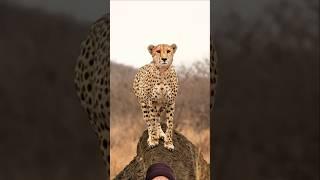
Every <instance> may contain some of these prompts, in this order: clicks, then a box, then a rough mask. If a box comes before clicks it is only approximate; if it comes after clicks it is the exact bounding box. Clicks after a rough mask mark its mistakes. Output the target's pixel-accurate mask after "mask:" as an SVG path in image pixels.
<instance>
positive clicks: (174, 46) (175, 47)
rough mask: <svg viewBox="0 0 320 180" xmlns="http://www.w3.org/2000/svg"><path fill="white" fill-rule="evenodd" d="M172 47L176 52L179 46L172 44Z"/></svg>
mask: <svg viewBox="0 0 320 180" xmlns="http://www.w3.org/2000/svg"><path fill="white" fill-rule="evenodd" d="M171 48H172V49H173V53H175V52H176V50H177V48H178V47H177V45H176V44H171Z"/></svg>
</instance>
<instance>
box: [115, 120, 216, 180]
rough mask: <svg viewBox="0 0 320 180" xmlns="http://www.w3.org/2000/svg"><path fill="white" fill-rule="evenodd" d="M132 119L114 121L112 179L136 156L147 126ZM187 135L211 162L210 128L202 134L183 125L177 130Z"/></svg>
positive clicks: (202, 131)
mask: <svg viewBox="0 0 320 180" xmlns="http://www.w3.org/2000/svg"><path fill="white" fill-rule="evenodd" d="M127 118H130V119H131V121H130V122H136V123H125V122H126V119H124V118H121V119H120V118H119V119H118V121H117V120H116V119H114V120H113V121H112V122H114V123H112V124H111V132H110V133H111V134H110V135H111V149H110V155H111V160H110V161H111V169H110V173H111V178H114V177H115V176H116V175H117V174H118V173H119V172H120V171H121V170H122V169H123V168H124V167H125V166H126V165H128V164H129V163H130V161H131V160H132V159H133V158H134V156H135V155H136V149H137V143H138V141H139V138H140V136H141V135H142V132H143V130H144V129H145V124H144V122H143V121H142V120H141V119H140V118H135V120H134V121H133V119H132V118H133V117H127ZM127 122H128V121H127ZM177 130H178V131H179V132H181V133H182V134H183V135H185V136H186V137H187V138H188V139H189V140H190V141H191V142H192V143H193V144H195V145H196V146H197V147H199V148H200V150H201V151H202V153H203V156H204V159H205V160H206V161H207V162H209V161H210V130H209V128H207V129H204V130H201V131H200V132H199V131H197V130H196V129H194V128H192V126H188V125H183V126H180V127H179V128H178V129H177Z"/></svg>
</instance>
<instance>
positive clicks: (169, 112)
mask: <svg viewBox="0 0 320 180" xmlns="http://www.w3.org/2000/svg"><path fill="white" fill-rule="evenodd" d="M174 108H175V103H172V104H168V105H167V106H166V119H167V130H166V136H165V138H164V147H165V148H167V149H169V150H170V151H173V150H174V146H173V140H172V134H173V116H174Z"/></svg>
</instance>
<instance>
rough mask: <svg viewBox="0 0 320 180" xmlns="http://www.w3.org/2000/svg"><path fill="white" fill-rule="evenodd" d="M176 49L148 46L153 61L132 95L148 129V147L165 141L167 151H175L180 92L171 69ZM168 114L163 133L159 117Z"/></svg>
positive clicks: (141, 72) (136, 81)
mask: <svg viewBox="0 0 320 180" xmlns="http://www.w3.org/2000/svg"><path fill="white" fill-rule="evenodd" d="M176 50H177V45H176V44H172V45H167V44H159V45H157V46H154V45H149V47H148V51H149V53H150V54H151V56H152V58H153V61H152V62H151V63H150V64H147V65H145V66H143V67H141V68H140V69H139V70H138V73H137V74H136V76H135V78H134V82H133V91H134V94H135V95H136V96H137V98H138V101H139V104H140V106H141V110H142V113H143V119H144V121H145V122H146V124H147V129H148V135H149V137H148V141H147V142H148V145H149V147H151V148H152V147H154V146H156V145H158V144H159V139H160V138H162V139H164V147H165V148H167V149H169V150H171V151H172V150H174V145H173V142H172V133H173V116H174V111H175V98H176V96H177V92H178V77H177V74H176V72H175V70H174V68H173V66H172V61H173V56H174V53H175V52H176ZM164 110H165V112H166V119H167V130H166V132H165V133H164V132H163V130H162V129H161V125H160V114H161V113H162V112H163V111H164Z"/></svg>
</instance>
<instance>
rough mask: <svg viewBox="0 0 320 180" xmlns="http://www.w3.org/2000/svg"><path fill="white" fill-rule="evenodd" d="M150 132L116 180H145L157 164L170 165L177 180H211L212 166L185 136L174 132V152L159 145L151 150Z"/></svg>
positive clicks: (143, 138)
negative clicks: (149, 170) (148, 141)
mask: <svg viewBox="0 0 320 180" xmlns="http://www.w3.org/2000/svg"><path fill="white" fill-rule="evenodd" d="M147 139H148V132H147V130H145V131H144V132H143V134H142V136H141V137H140V140H139V142H138V145H137V155H136V156H135V157H134V159H133V160H132V161H131V162H130V163H129V165H127V166H126V167H125V168H124V169H123V170H122V171H121V172H120V173H119V174H118V175H117V176H116V177H115V179H116V180H124V179H125V180H128V179H130V180H144V179H145V175H146V172H147V169H148V167H149V166H150V165H151V164H153V163H157V162H164V163H166V164H168V165H169V166H170V167H171V168H172V169H173V171H174V173H175V176H176V179H177V180H189V179H190V180H207V179H210V166H209V164H208V163H207V162H206V161H205V160H204V159H203V156H202V154H201V153H200V151H199V149H198V148H197V147H195V146H194V145H193V144H192V143H191V142H190V141H189V140H188V139H187V138H186V137H185V136H183V135H182V134H180V133H178V132H177V131H174V134H173V143H174V146H175V149H174V151H173V152H171V151H169V150H167V149H166V148H164V146H163V140H160V141H159V145H157V146H156V147H154V148H152V149H150V148H149V147H148V144H147Z"/></svg>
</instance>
